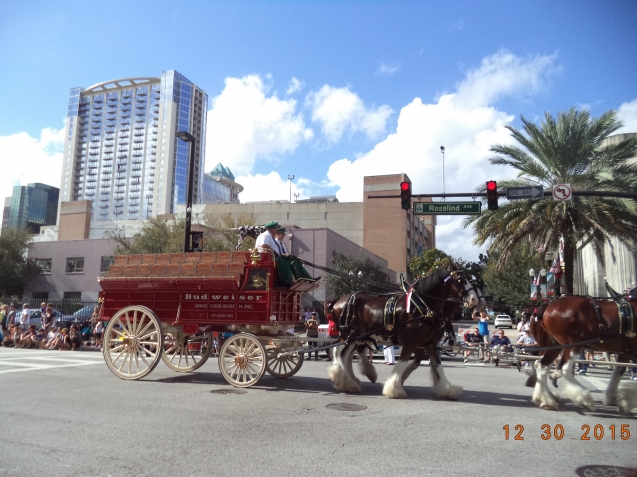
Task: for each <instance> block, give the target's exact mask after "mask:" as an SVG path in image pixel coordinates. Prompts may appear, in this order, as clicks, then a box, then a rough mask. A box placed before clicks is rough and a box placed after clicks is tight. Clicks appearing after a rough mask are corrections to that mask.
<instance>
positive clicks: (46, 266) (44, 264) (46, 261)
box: [35, 258, 52, 275]
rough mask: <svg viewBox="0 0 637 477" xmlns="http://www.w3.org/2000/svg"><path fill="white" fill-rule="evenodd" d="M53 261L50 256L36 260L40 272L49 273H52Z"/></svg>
mask: <svg viewBox="0 0 637 477" xmlns="http://www.w3.org/2000/svg"><path fill="white" fill-rule="evenodd" d="M51 262H52V259H50V258H38V259H36V260H35V264H36V265H37V266H38V267H40V273H45V274H47V275H50V274H51Z"/></svg>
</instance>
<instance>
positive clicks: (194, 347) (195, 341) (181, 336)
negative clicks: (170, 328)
mask: <svg viewBox="0 0 637 477" xmlns="http://www.w3.org/2000/svg"><path fill="white" fill-rule="evenodd" d="M163 349H164V352H163V353H162V354H161V359H162V360H163V361H164V363H166V366H168V367H169V368H170V369H172V370H173V371H178V372H180V373H188V372H190V371H194V370H195V369H198V368H200V367H201V366H203V364H204V363H205V362H206V361H207V360H208V357H209V356H210V353H211V352H212V333H204V334H202V335H189V334H185V333H182V332H181V331H179V332H177V333H166V336H165V337H164V348H163Z"/></svg>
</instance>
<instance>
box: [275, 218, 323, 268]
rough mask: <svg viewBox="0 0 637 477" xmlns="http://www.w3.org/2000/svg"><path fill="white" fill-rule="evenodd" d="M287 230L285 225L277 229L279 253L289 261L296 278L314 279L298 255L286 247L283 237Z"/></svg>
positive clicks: (276, 239)
mask: <svg viewBox="0 0 637 477" xmlns="http://www.w3.org/2000/svg"><path fill="white" fill-rule="evenodd" d="M285 232H286V230H285V228H284V227H279V228H278V229H277V230H276V238H275V241H276V245H277V247H278V249H279V255H280V256H281V258H282V259H283V260H287V261H289V263H290V268H291V269H292V275H294V278H296V279H299V278H308V279H310V280H314V278H312V275H310V274H309V272H308V271H307V270H306V269H305V267H304V266H303V264H302V263H301V262H300V261H299V260H298V259H297V258H296V257H294V256H292V255H290V253H289V252H288V249H287V248H286V247H285V244H284V243H283V239H284V238H285Z"/></svg>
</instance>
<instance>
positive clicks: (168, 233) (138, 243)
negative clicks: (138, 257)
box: [107, 218, 185, 255]
mask: <svg viewBox="0 0 637 477" xmlns="http://www.w3.org/2000/svg"><path fill="white" fill-rule="evenodd" d="M184 229H185V221H183V220H176V221H166V220H163V219H159V218H152V219H148V220H147V221H146V222H144V225H143V226H142V230H141V231H140V233H138V234H137V235H135V236H134V237H126V235H125V231H124V230H123V229H122V230H117V231H116V232H112V233H108V234H107V236H108V237H109V238H111V239H112V240H114V241H115V242H116V243H117V247H116V248H115V250H114V253H115V254H116V255H130V254H138V253H178V252H183V251H184Z"/></svg>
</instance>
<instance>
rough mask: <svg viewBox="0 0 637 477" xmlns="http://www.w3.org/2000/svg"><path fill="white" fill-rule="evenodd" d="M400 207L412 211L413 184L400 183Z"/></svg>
mask: <svg viewBox="0 0 637 477" xmlns="http://www.w3.org/2000/svg"><path fill="white" fill-rule="evenodd" d="M400 206H401V207H402V208H403V209H405V210H409V209H411V184H410V183H409V182H406V181H405V182H401V183H400Z"/></svg>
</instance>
